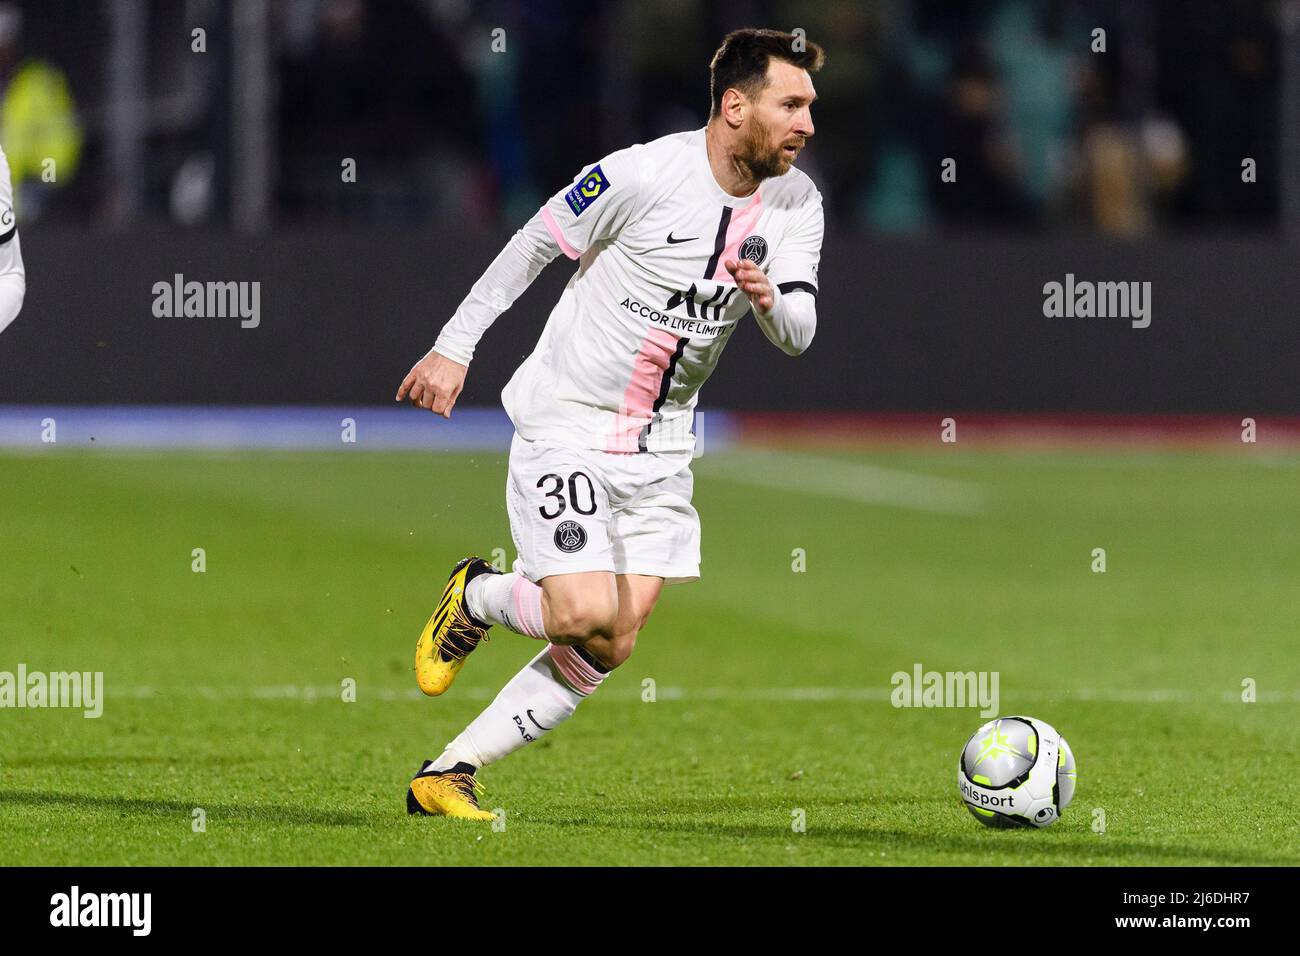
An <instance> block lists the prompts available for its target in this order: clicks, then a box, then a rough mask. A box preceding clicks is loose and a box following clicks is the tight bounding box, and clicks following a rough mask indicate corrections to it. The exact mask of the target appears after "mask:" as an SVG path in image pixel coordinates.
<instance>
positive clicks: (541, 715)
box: [433, 575, 605, 770]
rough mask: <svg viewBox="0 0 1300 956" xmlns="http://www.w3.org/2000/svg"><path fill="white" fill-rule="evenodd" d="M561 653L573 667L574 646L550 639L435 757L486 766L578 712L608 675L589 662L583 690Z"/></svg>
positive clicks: (438, 764)
mask: <svg viewBox="0 0 1300 956" xmlns="http://www.w3.org/2000/svg"><path fill="white" fill-rule="evenodd" d="M484 577H486V575H484ZM493 577H495V575H493ZM474 580H476V581H477V580H479V579H478V578H475V579H474ZM557 654H558V655H560V658H561V660H562V661H563V662H564V665H563V666H564V670H567V671H570V672H572V671H573V666H574V665H573V663H572V661H573V655H572V651H571V649H570V648H560V647H557V646H556V645H553V644H550V645H547V647H546V649H545V650H543V651H542V652H541V653H540V654H538V655H537V656H536V657H534V658H533V659H532V660H531V661H529V662H528V663H527V664H526V665H524V669H523V670H521V671H520V672H519V673H518V674H516V675H515V676H514V677H512V678H511V679H510V682H509V683H508V684H506V686H505V687H503V688H501V692H500V693H499V694H497V696H496V699H495V700H493V701H492V703H490V704H488V706H487V708H486V709H485V710H484V711H483V713H481V714H479V715H478V716H477V717H475V718H474V720H473V721H471V722H470V725H469V726H468V727H466V728H465V729H464V730H462V731H461V732H460V735H459V736H458V737H456V739H455V740H453V741H452V742H451V743H449V744H447V749H446V750H445V751H443V754H442V756H440V757H439V758H438V759H437V760H435V761H434V762H433V766H434V768H435V769H437V770H449V769H451V768H452V767H454V766H455V765H456V764H458V763H468V764H473V765H474V766H475V767H485V766H487V765H488V764H490V763H492V762H493V761H495V760H500V759H501V758H502V757H505V756H506V755H508V754H511V753H514V752H515V751H516V750H518V749H519V748H520V747H522V746H523V745H524V744H528V743H532V742H533V741H534V740H537V739H538V738H540V737H541V736H542V735H543V734H545V733H546V732H547V731H549V730H553V729H555V727H557V726H558V725H559V724H561V723H562V722H564V721H566V720H568V719H569V718H570V717H572V716H573V712H574V711H575V710H576V709H577V707H578V704H580V703H581V702H582V700H583V698H584V697H586V696H587V695H588V694H590V693H591V691H593V690H595V688H596V687H597V686H599V684H600V682H601V681H603V680H604V678H605V675H604V674H601V673H599V672H597V671H595V670H593V669H591V668H590V667H585V668H584V670H583V674H582V677H583V680H582V686H583V687H584V688H589V689H588V690H587V693H586V694H584V693H579V692H578V691H576V690H574V689H573V688H572V687H571V686H570V685H569V683H568V682H567V681H566V680H565V677H564V671H562V670H561V668H560V666H557V663H556V657H555V656H556V655H557Z"/></svg>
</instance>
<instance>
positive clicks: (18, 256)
mask: <svg viewBox="0 0 1300 956" xmlns="http://www.w3.org/2000/svg"><path fill="white" fill-rule="evenodd" d="M26 291H27V273H26V271H25V270H24V269H23V252H22V247H21V246H20V245H19V243H18V222H17V219H16V218H15V215H14V191H13V183H12V182H11V181H10V179H9V160H8V159H6V158H5V154H4V150H2V149H0V332H3V331H4V330H5V327H6V326H8V325H9V323H11V322H12V321H13V320H14V319H16V318H17V317H18V312H19V310H21V309H22V307H23V296H24V294H25V293H26Z"/></svg>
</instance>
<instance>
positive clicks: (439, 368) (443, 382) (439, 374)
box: [396, 349, 469, 418]
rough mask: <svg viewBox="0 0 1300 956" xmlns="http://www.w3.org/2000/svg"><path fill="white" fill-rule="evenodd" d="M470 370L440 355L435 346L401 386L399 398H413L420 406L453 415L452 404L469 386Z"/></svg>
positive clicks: (410, 372)
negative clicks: (466, 381)
mask: <svg viewBox="0 0 1300 956" xmlns="http://www.w3.org/2000/svg"><path fill="white" fill-rule="evenodd" d="M468 371H469V369H468V368H467V367H466V366H464V365H461V364H460V363H459V362H453V361H452V360H451V359H449V358H447V357H446V356H443V355H439V354H438V353H437V352H435V351H434V350H433V349H430V350H429V354H428V355H426V356H425V357H424V358H422V359H420V361H418V362H416V363H415V365H414V366H413V367H412V368H411V370H410V371H409V372H407V373H406V378H404V379H402V384H401V387H399V388H398V389H397V398H396V401H399V402H400V401H401V400H402V399H403V398H409V399H410V400H411V404H412V405H415V406H417V407H418V408H427V409H429V411H431V412H434V413H435V414H438V415H441V416H442V417H443V418H451V407H452V406H453V405H455V404H456V399H457V398H459V397H460V391H461V389H462V388H464V387H465V374H466V373H467V372H468Z"/></svg>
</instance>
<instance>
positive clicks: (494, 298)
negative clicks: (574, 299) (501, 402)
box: [433, 147, 642, 365]
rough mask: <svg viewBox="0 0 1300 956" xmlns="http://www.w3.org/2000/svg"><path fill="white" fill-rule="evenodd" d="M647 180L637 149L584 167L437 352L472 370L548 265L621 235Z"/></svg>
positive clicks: (510, 249)
mask: <svg viewBox="0 0 1300 956" xmlns="http://www.w3.org/2000/svg"><path fill="white" fill-rule="evenodd" d="M641 179H642V174H641V169H640V164H639V162H638V161H637V158H636V154H635V147H628V148H627V149H622V150H619V151H618V152H615V153H610V154H609V155H608V156H606V157H605V158H604V159H602V160H601V161H600V162H599V163H595V164H593V165H591V166H586V167H584V168H583V169H582V170H581V171H580V172H579V173H578V175H577V176H576V177H574V180H573V182H572V183H570V184H569V185H568V186H565V187H564V188H562V189H561V190H560V191H559V192H557V193H555V194H554V195H553V196H551V198H550V199H548V200H547V201H546V203H545V204H544V205H543V206H542V207H541V208H540V209H539V210H537V214H536V215H535V216H533V218H532V219H530V220H528V222H527V223H525V224H524V227H523V228H522V229H520V230H519V231H518V232H517V233H515V234H514V236H513V237H512V238H511V240H510V242H509V244H508V245H507V246H506V247H505V249H503V250H501V254H500V255H499V256H497V257H496V259H495V260H493V262H492V265H490V266H488V269H487V271H486V272H485V273H483V276H482V278H480V279H479V280H478V282H476V283H474V287H473V288H472V289H470V293H469V295H468V296H466V297H465V301H464V302H462V303H461V304H460V308H458V309H457V310H456V314H455V315H454V316H452V317H451V320H450V321H449V322H448V323H447V324H446V325H445V326H443V329H442V332H441V333H440V334H439V335H438V341H437V342H435V343H434V346H433V348H434V351H436V352H438V353H439V354H440V355H444V356H446V357H447V358H449V359H451V360H452V361H455V362H460V363H461V364H462V365H468V364H469V362H470V359H472V358H473V357H474V348H475V346H477V345H478V341H479V339H480V338H482V336H483V333H484V332H486V331H487V330H488V327H489V326H490V325H491V324H492V323H493V322H495V321H496V319H497V316H499V315H500V314H501V313H502V312H504V311H505V310H506V309H508V308H510V306H511V305H512V304H513V303H514V301H515V299H517V298H519V296H521V295H522V294H523V292H524V290H525V289H527V288H528V286H529V285H531V284H532V281H533V280H534V279H536V278H537V276H538V274H539V273H540V272H541V271H542V270H543V269H544V268H546V266H547V264H548V263H550V262H551V261H552V260H553V259H555V258H556V257H557V256H558V255H559V254H560V253H561V252H563V253H564V254H565V255H566V256H568V257H569V258H570V259H577V258H579V257H580V256H581V255H582V254H583V253H584V252H586V251H587V249H589V248H591V247H592V246H593V245H595V244H596V243H599V242H602V241H604V240H607V239H610V238H612V237H614V236H616V235H618V233H619V230H621V229H622V228H623V226H624V225H625V224H626V223H627V221H628V219H629V218H630V217H631V216H632V214H633V210H634V208H635V206H636V202H637V199H638V197H639V196H640V185H641Z"/></svg>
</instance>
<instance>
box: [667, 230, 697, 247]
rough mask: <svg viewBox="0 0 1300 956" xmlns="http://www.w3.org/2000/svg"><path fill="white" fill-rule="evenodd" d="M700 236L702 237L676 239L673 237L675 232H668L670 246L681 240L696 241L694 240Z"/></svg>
mask: <svg viewBox="0 0 1300 956" xmlns="http://www.w3.org/2000/svg"><path fill="white" fill-rule="evenodd" d="M698 238H700V237H699V236H691V238H689V239H674V238H673V234H672V233H671V232H670V233H668V244H669V245H670V246H675V245H677V243H679V242H694V241H695V240H696V239H698Z"/></svg>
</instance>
